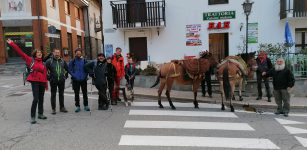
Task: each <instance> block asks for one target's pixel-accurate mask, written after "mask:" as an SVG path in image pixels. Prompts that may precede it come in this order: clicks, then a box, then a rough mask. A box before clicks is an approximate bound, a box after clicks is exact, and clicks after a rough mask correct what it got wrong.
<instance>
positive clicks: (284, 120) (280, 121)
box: [275, 118, 305, 125]
mask: <svg viewBox="0 0 307 150" xmlns="http://www.w3.org/2000/svg"><path fill="white" fill-rule="evenodd" d="M275 119H276V121H278V122H279V123H280V124H283V125H286V124H305V123H304V122H298V121H292V120H286V119H279V118H275Z"/></svg>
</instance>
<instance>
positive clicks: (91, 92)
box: [89, 80, 93, 116]
mask: <svg viewBox="0 0 307 150" xmlns="http://www.w3.org/2000/svg"><path fill="white" fill-rule="evenodd" d="M91 97H93V80H92V82H91ZM89 101H90V116H91V115H92V108H93V107H92V103H93V102H92V101H93V100H89Z"/></svg>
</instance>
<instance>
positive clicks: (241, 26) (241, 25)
mask: <svg viewBox="0 0 307 150" xmlns="http://www.w3.org/2000/svg"><path fill="white" fill-rule="evenodd" d="M242 28H243V23H242V22H241V24H240V31H242Z"/></svg>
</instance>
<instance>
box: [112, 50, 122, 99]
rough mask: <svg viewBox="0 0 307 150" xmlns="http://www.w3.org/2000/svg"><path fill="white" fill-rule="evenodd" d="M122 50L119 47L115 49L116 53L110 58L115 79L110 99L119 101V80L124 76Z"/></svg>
mask: <svg viewBox="0 0 307 150" xmlns="http://www.w3.org/2000/svg"><path fill="white" fill-rule="evenodd" d="M121 53H122V49H121V48H120V47H117V48H116V52H115V54H114V55H113V58H112V64H113V65H114V67H115V69H116V78H115V82H114V84H115V86H114V90H113V93H112V98H114V99H115V100H118V101H120V98H119V86H120V80H121V79H122V78H123V77H124V76H125V67H124V57H123V56H122V54H121Z"/></svg>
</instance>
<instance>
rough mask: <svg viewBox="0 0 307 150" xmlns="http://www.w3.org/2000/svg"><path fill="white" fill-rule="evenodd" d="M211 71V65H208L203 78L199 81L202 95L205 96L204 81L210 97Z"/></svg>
mask: <svg viewBox="0 0 307 150" xmlns="http://www.w3.org/2000/svg"><path fill="white" fill-rule="evenodd" d="M212 73H213V67H211V66H210V68H209V70H208V71H207V72H205V78H204V79H203V80H202V81H201V91H202V96H203V97H205V96H206V82H207V88H208V95H209V97H210V98H212V85H211V74H212Z"/></svg>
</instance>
